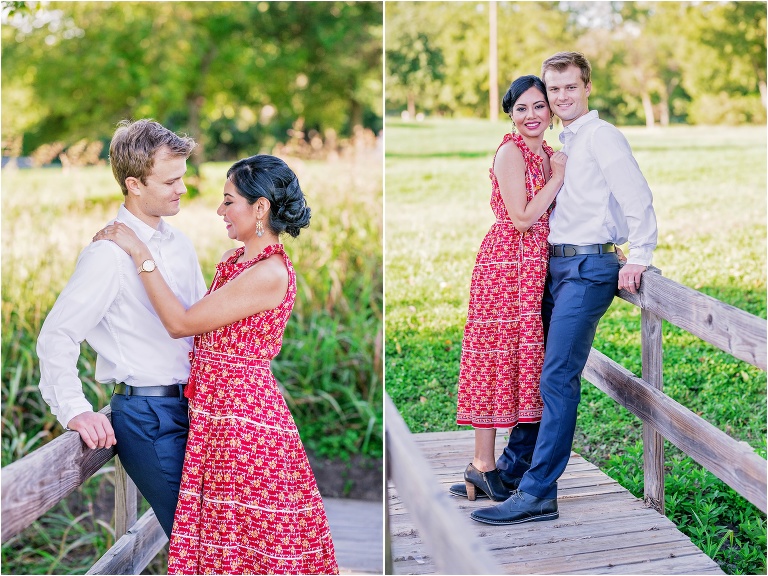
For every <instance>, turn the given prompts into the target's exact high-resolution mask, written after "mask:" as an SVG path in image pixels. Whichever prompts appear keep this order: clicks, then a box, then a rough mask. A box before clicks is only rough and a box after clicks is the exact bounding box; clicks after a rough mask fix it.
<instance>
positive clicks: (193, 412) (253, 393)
mask: <svg viewBox="0 0 768 576" xmlns="http://www.w3.org/2000/svg"><path fill="white" fill-rule="evenodd" d="M243 252H244V249H243V248H240V249H238V250H237V251H236V252H235V253H234V254H233V255H232V257H231V258H229V259H228V260H226V261H224V262H221V263H219V264H218V266H217V267H216V275H215V277H214V279H213V283H212V284H211V288H210V290H209V291H208V293H209V294H210V293H211V292H213V291H214V290H217V289H219V288H221V287H222V286H223V285H225V284H226V283H227V282H229V281H230V280H232V279H234V278H236V277H237V276H238V275H239V274H240V273H241V272H243V271H244V270H246V269H247V268H250V267H251V266H253V265H255V264H257V263H258V262H260V261H262V260H264V259H266V258H268V257H270V256H272V255H273V254H282V255H283V258H284V260H285V265H286V267H287V268H288V275H289V282H288V291H287V293H286V295H285V298H284V300H283V302H282V303H281V304H280V305H279V306H278V307H277V308H274V309H272V310H266V311H264V312H260V313H258V314H255V315H253V316H249V317H247V318H244V319H242V320H239V321H237V322H234V323H232V324H229V325H227V326H223V327H222V328H219V329H217V330H214V331H213V332H208V333H206V334H202V335H200V336H197V337H195V350H194V355H193V360H192V369H191V372H190V375H189V385H188V386H187V391H186V393H185V394H186V395H187V396H188V397H189V398H190V403H189V411H190V429H189V439H188V442H187V452H186V457H185V460H184V470H183V472H182V478H181V493H180V494H179V504H178V507H177V509H176V517H175V521H174V525H173V533H172V535H171V545H170V553H169V556H168V573H169V574H336V573H338V567H337V565H336V557H335V553H334V548H333V542H332V541H331V532H330V530H329V528H328V521H327V519H326V516H325V510H324V508H323V502H322V500H321V499H320V492H319V491H318V489H317V484H316V482H315V477H314V475H313V474H312V470H311V468H310V466H309V461H308V460H307V456H306V453H305V452H304V447H303V445H302V443H301V439H300V438H299V432H298V430H297V429H296V424H295V423H294V421H293V417H292V416H291V413H290V412H289V411H288V407H287V406H286V404H285V400H284V399H283V396H282V394H281V393H280V390H279V388H278V386H277V382H276V381H275V378H274V376H273V375H272V372H271V371H270V364H269V363H270V360H271V359H272V358H274V357H275V356H277V353H278V352H279V351H280V347H281V344H282V339H283V332H284V330H285V325H286V323H287V322H288V317H289V316H290V314H291V309H292V308H293V303H294V300H295V298H296V275H295V273H294V270H293V266H292V265H291V262H290V260H289V259H288V256H287V255H286V254H285V252H284V251H283V246H282V245H281V244H274V245H272V246H269V247H268V248H266V249H265V250H264V251H263V252H262V253H261V254H259V255H258V256H257V257H256V258H254V259H253V260H249V261H247V262H241V263H238V262H237V259H238V258H239V257H241V256H242V254H243Z"/></svg>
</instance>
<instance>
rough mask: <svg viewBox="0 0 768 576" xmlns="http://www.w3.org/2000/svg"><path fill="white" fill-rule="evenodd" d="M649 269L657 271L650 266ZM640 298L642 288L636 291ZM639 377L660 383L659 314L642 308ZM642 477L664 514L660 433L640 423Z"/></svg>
mask: <svg viewBox="0 0 768 576" xmlns="http://www.w3.org/2000/svg"><path fill="white" fill-rule="evenodd" d="M649 272H650V273H654V274H657V273H660V272H661V271H660V270H658V269H656V268H652V269H650V270H649ZM640 297H641V302H642V292H641V294H640ZM640 326H641V342H642V358H643V380H645V381H646V382H648V384H650V385H651V386H652V387H654V388H655V389H656V390H659V391H661V390H662V388H663V387H664V364H663V360H662V338H661V317H659V316H657V315H656V314H654V313H653V312H650V311H649V310H647V309H645V308H641V311H640ZM643 481H644V486H645V489H644V500H645V503H646V505H648V506H651V507H652V508H654V509H656V510H657V511H658V512H659V513H661V514H664V437H663V436H662V435H661V434H659V433H658V432H657V431H656V430H655V429H654V428H653V427H652V426H651V425H650V424H646V423H643Z"/></svg>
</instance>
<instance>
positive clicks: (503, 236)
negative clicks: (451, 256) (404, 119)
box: [456, 134, 553, 428]
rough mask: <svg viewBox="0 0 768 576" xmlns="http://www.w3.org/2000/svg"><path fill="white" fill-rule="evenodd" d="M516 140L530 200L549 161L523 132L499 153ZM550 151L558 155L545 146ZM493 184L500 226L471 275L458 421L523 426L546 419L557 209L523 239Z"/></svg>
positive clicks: (488, 236) (488, 239) (487, 239)
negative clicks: (547, 309)
mask: <svg viewBox="0 0 768 576" xmlns="http://www.w3.org/2000/svg"><path fill="white" fill-rule="evenodd" d="M510 140H511V141H512V143H513V144H514V145H516V146H517V147H518V148H519V149H520V151H521V152H522V153H523V158H524V159H525V189H526V197H527V199H528V201H529V202H530V201H531V199H532V198H533V197H534V196H535V195H536V193H537V192H538V191H539V190H541V188H542V187H543V186H544V184H545V178H544V170H543V159H542V158H541V157H539V156H538V155H536V154H534V153H533V152H531V151H530V150H529V149H528V146H526V144H525V141H524V140H523V138H522V136H520V135H519V134H507V135H506V136H505V137H504V140H503V141H502V143H501V144H500V145H499V148H501V147H502V146H503V145H505V144H507V143H508V142H509V141H510ZM544 151H545V152H546V153H547V155H548V156H552V154H553V150H552V148H550V147H549V146H548V145H547V143H546V142H545V143H544ZM496 152H497V154H498V149H497V151H496ZM495 159H496V158H495V156H494V160H495ZM490 178H491V183H492V191H491V209H492V210H493V213H494V215H495V216H496V222H495V223H494V224H493V225H492V226H491V229H490V230H489V231H488V233H487V234H486V236H485V238H484V239H483V242H482V244H481V245H480V250H479V252H478V254H477V258H476V260H475V267H474V269H473V271H472V282H471V286H470V290H469V314H468V315H467V323H466V326H465V327H464V341H463V343H462V349H461V367H460V371H459V391H458V408H457V411H456V423H457V424H459V425H469V426H473V427H475V428H509V427H512V426H515V425H517V423H518V422H539V421H541V412H542V409H543V406H544V405H543V402H542V400H541V395H540V393H539V378H540V376H541V367H542V365H543V363H544V335H543V327H542V322H541V300H542V296H543V294H544V282H545V280H546V276H547V265H548V259H549V257H548V247H547V236H548V234H549V214H550V212H551V210H552V207H551V206H550V208H549V209H548V210H547V211H546V212H545V213H544V214H543V215H542V216H541V218H539V220H538V221H537V222H535V223H534V224H533V226H531V227H530V228H529V229H528V231H527V232H526V233H525V234H520V232H519V231H518V230H517V228H515V227H514V225H513V224H512V220H510V218H509V214H508V212H507V208H506V206H505V205H504V200H503V198H502V196H501V192H500V191H499V182H498V180H497V179H496V174H494V172H493V168H491V170H490Z"/></svg>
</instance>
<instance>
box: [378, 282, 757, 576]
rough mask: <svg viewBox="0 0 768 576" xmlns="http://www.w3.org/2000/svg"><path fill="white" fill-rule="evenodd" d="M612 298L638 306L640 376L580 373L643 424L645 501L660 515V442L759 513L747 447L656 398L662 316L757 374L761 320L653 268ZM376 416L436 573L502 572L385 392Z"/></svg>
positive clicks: (600, 370) (597, 365)
mask: <svg viewBox="0 0 768 576" xmlns="http://www.w3.org/2000/svg"><path fill="white" fill-rule="evenodd" d="M617 295H618V296H619V297H620V298H622V299H624V300H626V301H628V302H631V303H632V304H635V305H636V306H639V307H640V308H641V342H642V370H643V374H642V378H638V377H637V376H635V375H634V374H632V373H631V372H629V371H628V370H627V369H626V368H624V367H622V366H621V365H619V364H617V363H616V362H614V361H613V360H611V359H610V358H608V357H607V356H605V355H604V354H602V353H600V352H598V351H597V350H595V349H594V348H593V349H592V351H591V353H590V356H589V360H588V361H587V366H586V368H585V370H584V373H583V377H584V378H585V379H586V380H588V381H589V382H591V383H592V384H594V385H595V386H597V387H598V388H599V389H600V390H602V391H604V392H605V393H606V394H608V395H609V396H610V397H611V398H613V399H614V400H616V402H618V403H619V404H621V405H622V406H624V407H625V408H627V409H628V410H629V411H630V412H632V413H633V414H635V415H636V416H638V417H639V418H640V419H641V420H642V422H643V448H644V453H643V463H644V476H645V478H644V479H645V495H644V496H645V502H646V503H647V504H648V505H649V506H652V507H653V508H655V509H656V510H658V511H659V512H661V513H662V514H663V513H664V443H663V441H664V438H666V439H667V440H669V441H670V442H672V444H674V445H675V446H677V447H678V448H680V449H681V450H682V451H683V452H685V453H686V454H688V455H689V456H690V457H691V458H693V459H694V460H696V461H697V462H698V463H699V464H701V465H702V466H704V467H705V468H706V469H707V470H709V471H710V472H712V473H713V474H714V475H715V476H717V477H718V478H720V479H721V480H722V481H723V482H725V483H726V484H728V486H730V487H731V488H733V489H734V490H736V492H738V493H739V494H741V495H742V496H744V497H745V498H746V499H747V500H749V501H750V502H751V503H753V504H754V505H755V506H757V507H758V508H759V509H760V510H762V511H763V512H765V511H766V494H767V493H768V490H767V486H766V478H767V476H768V465H767V463H766V461H765V459H763V458H762V457H760V456H759V455H758V454H756V453H755V451H754V450H753V449H752V448H751V447H750V446H749V445H748V444H747V443H745V442H739V441H737V440H734V439H733V438H731V437H730V436H728V435H727V434H726V433H725V432H722V431H721V430H719V429H717V428H716V427H714V426H712V425H711V424H710V423H708V422H707V421H706V420H704V419H703V418H701V417H699V416H697V415H696V414H694V413H693V412H691V411H690V410H688V409H687V408H686V407H685V406H682V405H681V404H679V403H678V402H676V401H675V400H673V399H672V398H670V397H669V396H667V395H666V394H664V393H663V392H662V388H663V363H662V320H667V321H668V322H670V323H672V324H674V325H675V326H678V327H680V328H682V329H684V330H686V331H688V332H690V333H691V334H693V335H695V336H698V337H699V338H701V339H702V340H705V341H706V342H709V343H710V344H713V345H714V346H716V347H717V348H719V349H721V350H723V351H725V352H727V353H729V354H731V355H732V356H734V357H735V358H738V359H740V360H744V361H745V362H748V363H750V364H752V365H754V366H757V367H758V368H760V369H762V370H764V371H765V370H766V360H767V357H766V320H765V319H763V318H758V317H757V316H753V315H752V314H749V313H747V312H744V311H743V310H739V309H738V308H735V307H733V306H730V305H728V304H725V303H723V302H720V301H719V300H716V299H715V298H711V297H710V296H706V295H705V294H702V293H701V292H698V291H696V290H693V289H691V288H688V287H686V286H682V285H681V284H678V283H676V282H673V281H672V280H669V279H667V278H664V277H663V276H661V274H660V273H659V270H658V269H656V268H651V269H650V270H649V271H648V272H646V273H645V274H643V280H642V286H641V289H640V292H639V294H631V293H629V292H626V291H624V290H621V291H619V292H618V293H617ZM384 411H385V422H386V450H387V458H386V464H385V465H386V470H387V479H388V480H390V481H392V483H393V484H394V485H395V488H396V489H397V493H398V496H399V497H400V500H401V501H402V502H403V504H404V506H405V507H406V508H407V509H408V511H409V512H410V513H411V517H412V520H413V522H414V524H415V525H416V527H417V529H418V530H419V536H420V537H421V539H422V541H423V542H424V545H425V547H426V548H427V549H429V550H430V552H431V553H432V554H433V559H434V561H435V562H436V563H437V562H440V563H441V565H440V566H437V568H438V570H437V572H438V573H444V574H462V573H463V574H498V573H500V571H499V569H498V568H495V569H493V559H492V558H491V556H490V554H489V553H483V552H481V550H483V547H482V545H480V544H478V542H477V538H476V537H475V536H474V534H473V533H471V532H469V533H468V532H467V531H466V530H465V529H464V528H463V522H464V520H465V519H464V518H461V517H460V516H458V515H457V511H456V510H454V509H453V507H452V506H450V505H446V503H445V499H446V498H447V496H446V494H445V493H444V492H445V491H444V490H442V489H438V485H437V480H436V479H435V478H434V475H432V474H431V473H429V466H428V464H427V462H426V461H425V459H424V457H423V456H422V455H421V453H420V451H419V448H418V447H417V446H416V444H415V442H414V441H413V439H412V438H410V432H409V431H408V428H407V427H406V425H405V423H404V422H403V420H402V417H401V416H400V414H399V412H398V411H397V408H396V407H395V405H394V404H393V403H392V401H391V400H390V398H389V396H387V395H385V409H384ZM449 509H450V510H449ZM387 518H388V515H387ZM385 534H386V538H387V541H386V546H387V550H386V554H387V556H386V561H387V563H388V564H387V572H386V573H387V574H391V573H392V555H391V548H390V544H389V543H390V540H389V539H390V537H391V535H390V532H389V526H387V529H386V532H385ZM462 558H463V559H464V560H463V561H462ZM470 558H471V561H470V560H468V559H470ZM483 563H487V564H491V566H492V568H491V569H490V570H489V568H488V566H487V564H485V565H484V564H483ZM441 569H442V570H441Z"/></svg>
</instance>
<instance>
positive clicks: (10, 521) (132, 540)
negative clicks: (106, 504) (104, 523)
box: [0, 406, 168, 574]
mask: <svg viewBox="0 0 768 576" xmlns="http://www.w3.org/2000/svg"><path fill="white" fill-rule="evenodd" d="M101 413H102V414H105V415H106V416H107V417H108V418H111V411H110V409H109V406H107V407H106V408H104V409H103V410H101ZM113 456H115V449H114V448H102V449H98V450H91V449H89V448H88V447H87V446H85V445H84V444H83V442H82V440H80V435H79V434H78V433H77V432H65V433H64V434H62V435H61V436H59V437H58V438H56V439H55V440H53V441H51V442H49V443H48V444H46V445H45V446H43V447H42V448H38V449H37V450H35V451H34V452H31V453H30V454H28V455H26V456H24V457H23V458H21V459H19V460H17V461H16V462H13V463H11V464H9V465H8V466H6V467H4V468H3V469H2V502H1V503H0V506H1V507H2V542H3V543H4V542H6V541H7V540H9V539H10V538H13V537H14V536H16V535H17V534H19V533H20V532H21V531H22V530H24V529H25V528H26V527H27V526H29V525H30V524H32V523H33V522H34V521H35V520H37V519H38V518H40V517H41V516H42V515H43V514H45V513H46V512H47V511H48V510H50V509H51V508H53V506H55V505H56V504H58V503H59V502H60V501H61V500H63V499H64V498H66V497H67V496H68V495H69V494H71V493H72V492H73V491H74V490H76V489H77V488H78V487H79V486H81V485H82V484H83V483H84V482H85V481H86V480H87V479H88V478H90V477H91V476H93V475H94V474H95V473H96V472H97V471H98V470H99V469H100V468H101V467H102V466H104V464H106V463H107V462H109V461H110V460H111V459H112V457H113ZM137 516H138V490H137V489H136V485H135V484H134V483H133V482H132V481H131V479H130V478H129V477H128V475H127V474H126V473H125V470H124V469H123V467H122V466H121V465H120V461H119V459H118V458H115V544H114V545H113V546H112V547H111V548H110V549H109V550H107V552H106V553H105V554H104V556H102V557H101V559H100V560H98V561H97V562H96V564H94V565H93V566H92V567H91V569H90V570H89V571H88V572H87V573H88V574H140V573H141V571H142V570H144V568H146V566H147V565H148V564H149V563H150V562H151V561H152V558H154V557H155V555H156V554H157V553H158V552H159V551H160V550H161V549H162V548H163V546H164V545H165V543H166V542H167V541H168V538H167V537H166V535H165V532H163V529H162V528H161V527H160V524H159V523H158V521H157V518H156V517H155V513H154V512H153V511H152V510H151V509H150V510H149V511H148V512H146V513H145V514H144V515H143V516H142V517H141V519H139V520H138V521H137Z"/></svg>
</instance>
